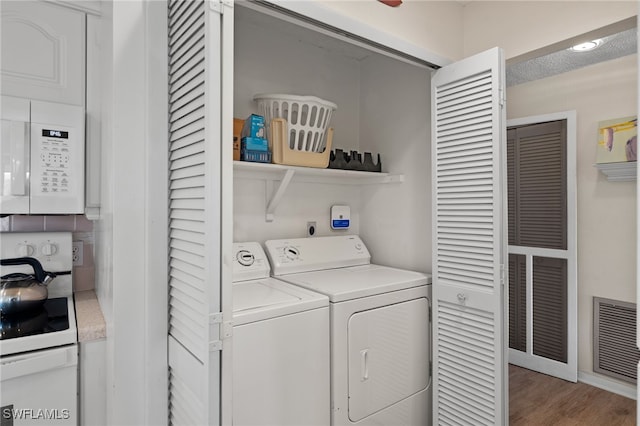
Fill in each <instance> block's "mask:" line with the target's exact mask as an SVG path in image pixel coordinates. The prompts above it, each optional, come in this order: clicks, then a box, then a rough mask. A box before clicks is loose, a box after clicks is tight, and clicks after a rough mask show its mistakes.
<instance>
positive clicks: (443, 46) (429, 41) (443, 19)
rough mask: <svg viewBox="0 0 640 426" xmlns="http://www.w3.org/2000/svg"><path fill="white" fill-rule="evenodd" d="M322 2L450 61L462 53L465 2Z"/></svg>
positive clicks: (327, 0)
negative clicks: (392, 3)
mask: <svg viewBox="0 0 640 426" xmlns="http://www.w3.org/2000/svg"><path fill="white" fill-rule="evenodd" d="M319 2H320V3H322V4H323V5H325V6H326V7H328V8H330V9H332V10H334V11H337V12H339V13H342V14H344V15H346V16H348V17H350V18H353V19H355V20H358V21H362V22H365V23H366V24H368V25H370V26H372V27H373V28H375V29H377V30H380V31H382V32H385V33H388V34H391V35H393V36H395V37H398V38H400V39H403V40H406V41H407V42H409V43H412V44H415V45H417V46H421V47H422V48H424V49H427V50H429V51H431V52H433V53H435V54H437V55H440V56H443V57H445V58H448V59H449V60H451V61H455V60H459V59H462V57H463V53H464V52H463V50H462V40H463V27H462V18H463V6H462V4H461V3H459V2H455V1H423V0H405V1H404V2H403V3H402V5H401V6H399V7H395V8H394V7H389V6H386V5H384V4H382V3H380V2H378V1H369V0H350V1H332V0H320V1H319Z"/></svg>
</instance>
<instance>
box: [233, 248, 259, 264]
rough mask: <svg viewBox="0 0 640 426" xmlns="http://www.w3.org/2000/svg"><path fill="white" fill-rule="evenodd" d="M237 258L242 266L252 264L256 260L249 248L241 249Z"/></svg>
mask: <svg viewBox="0 0 640 426" xmlns="http://www.w3.org/2000/svg"><path fill="white" fill-rule="evenodd" d="M236 259H238V263H239V264H241V265H242V266H251V265H253V262H254V261H255V260H256V258H255V256H254V255H253V254H252V253H251V252H250V251H249V250H240V251H239V252H238V253H237V254H236Z"/></svg>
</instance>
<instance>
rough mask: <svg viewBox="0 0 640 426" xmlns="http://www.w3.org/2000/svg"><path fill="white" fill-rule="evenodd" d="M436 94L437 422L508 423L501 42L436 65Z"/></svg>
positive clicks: (433, 85) (433, 84) (433, 87)
mask: <svg viewBox="0 0 640 426" xmlns="http://www.w3.org/2000/svg"><path fill="white" fill-rule="evenodd" d="M431 102H432V194H433V335H434V350H433V361H434V366H433V383H434V388H433V398H434V401H433V407H434V408H433V424H437V425H448V424H469V425H500V424H506V423H507V422H508V399H507V398H506V395H508V392H507V391H508V389H507V388H508V376H507V358H506V345H505V341H506V324H505V323H506V321H505V319H504V316H503V312H504V310H505V306H506V305H505V296H504V291H505V290H504V288H505V276H506V274H505V269H506V265H507V257H506V256H507V251H506V248H507V241H506V237H507V231H506V223H507V221H506V200H507V197H506V185H505V184H504V183H503V179H504V171H505V169H506V149H505V143H504V142H505V140H506V120H505V110H504V59H503V53H502V50H501V49H499V48H494V49H491V50H489V51H486V52H483V53H480V54H478V55H475V56H473V57H470V58H467V59H464V60H462V61H460V62H456V63H454V64H451V65H448V66H446V67H444V68H441V69H440V70H438V71H436V72H435V73H434V75H433V78H432V82H431Z"/></svg>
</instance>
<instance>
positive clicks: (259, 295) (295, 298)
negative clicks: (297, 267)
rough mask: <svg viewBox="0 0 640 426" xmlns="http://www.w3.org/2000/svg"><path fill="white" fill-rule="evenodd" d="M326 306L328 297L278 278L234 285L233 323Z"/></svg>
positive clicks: (242, 322)
mask: <svg viewBox="0 0 640 426" xmlns="http://www.w3.org/2000/svg"><path fill="white" fill-rule="evenodd" d="M323 306H329V299H328V298H327V297H326V296H323V295H322V294H319V293H314V292H312V291H309V290H306V289H304V288H300V287H296V286H293V285H291V284H287V283H285V282H283V281H280V280H277V279H275V278H263V279H259V280H252V281H241V282H237V283H234V284H233V325H241V324H247V323H250V322H254V321H261V320H265V319H269V318H276V317H280V316H283V315H290V314H295V313H298V312H304V311H308V310H310V309H316V308H320V307H323Z"/></svg>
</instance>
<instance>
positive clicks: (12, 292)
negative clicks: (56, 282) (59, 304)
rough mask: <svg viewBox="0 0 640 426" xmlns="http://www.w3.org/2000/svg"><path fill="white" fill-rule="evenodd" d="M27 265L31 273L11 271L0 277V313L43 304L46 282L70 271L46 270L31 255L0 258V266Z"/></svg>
mask: <svg viewBox="0 0 640 426" xmlns="http://www.w3.org/2000/svg"><path fill="white" fill-rule="evenodd" d="M14 265H29V266H31V267H32V268H33V274H24V273H19V272H17V273H11V274H7V275H3V276H2V277H0V314H2V315H13V314H16V313H19V312H24V311H27V310H30V309H35V308H38V307H40V306H42V305H43V304H44V302H45V301H46V300H47V297H48V296H49V291H48V289H47V284H49V283H50V282H51V281H53V279H54V278H55V277H57V276H58V275H69V274H71V271H61V272H47V271H45V270H44V269H43V268H42V264H41V263H40V262H39V261H38V259H35V258H33V257H17V258H11V259H1V260H0V266H14Z"/></svg>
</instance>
